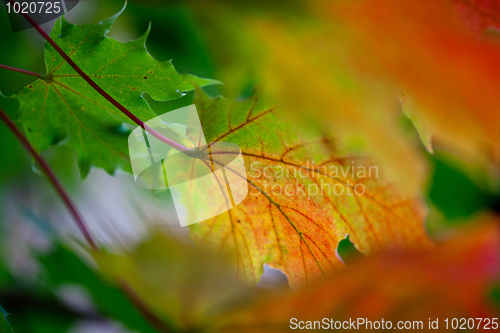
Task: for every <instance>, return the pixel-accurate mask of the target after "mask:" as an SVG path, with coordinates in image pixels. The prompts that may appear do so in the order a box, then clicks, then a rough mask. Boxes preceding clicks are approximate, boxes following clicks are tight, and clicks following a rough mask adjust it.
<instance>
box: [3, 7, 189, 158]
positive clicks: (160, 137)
mask: <svg viewBox="0 0 500 333" xmlns="http://www.w3.org/2000/svg"><path fill="white" fill-rule="evenodd" d="M8 1H9V2H10V3H13V1H12V0H8ZM21 15H23V16H24V18H25V19H26V20H27V21H28V22H29V23H30V24H31V25H32V26H33V28H35V29H36V31H38V33H39V34H40V35H41V36H42V37H43V38H44V39H45V40H46V41H47V42H48V43H49V44H50V45H51V46H52V47H53V48H54V50H56V51H57V53H59V55H60V56H61V57H62V58H63V59H64V60H65V61H66V62H67V63H68V64H69V65H70V66H71V67H73V69H74V70H75V71H76V72H77V73H78V74H79V75H80V76H81V77H82V78H83V79H84V80H85V81H87V83H88V84H89V85H90V86H91V87H92V88H94V89H95V90H96V91H97V92H98V93H99V94H100V95H101V96H102V97H104V98H105V99H107V100H108V101H109V102H110V103H111V104H113V105H114V106H115V107H116V108H117V109H118V110H120V111H121V112H122V113H123V114H125V115H126V116H127V117H128V118H129V119H130V120H132V121H133V122H134V123H136V124H137V125H138V126H140V127H141V128H142V129H144V130H145V131H146V132H148V133H149V134H151V135H152V136H153V137H155V138H156V139H158V140H159V141H161V142H163V143H165V144H167V145H169V146H170V147H172V148H174V149H177V150H179V151H185V150H189V148H187V147H184V146H183V145H180V144H178V143H177V142H175V141H172V140H170V139H168V138H166V137H164V136H163V135H161V134H160V133H158V132H156V131H155V130H154V129H152V128H151V127H149V126H148V125H146V124H145V123H144V122H143V121H142V120H140V119H139V118H137V117H136V116H135V115H134V114H133V113H132V112H130V111H129V110H128V109H127V108H126V107H124V106H123V105H121V104H120V103H119V102H118V101H117V100H116V99H114V98H113V97H111V95H109V94H108V93H107V92H105V91H104V90H103V89H102V88H101V87H99V86H98V85H97V83H95V82H94V81H93V80H92V79H91V78H90V77H89V76H88V75H87V74H86V73H85V72H84V71H83V70H82V69H81V68H80V67H79V66H78V65H77V64H76V63H75V62H74V61H73V60H72V59H71V58H70V57H69V56H68V55H67V54H66V52H64V51H63V49H61V48H60V47H59V45H57V43H56V42H55V41H54V40H53V39H52V38H51V37H50V36H49V35H48V34H47V33H46V32H45V31H43V29H42V28H40V27H39V26H38V24H37V23H36V22H35V21H34V20H33V19H32V18H31V17H30V16H29V15H28V14H25V13H22V12H21Z"/></svg>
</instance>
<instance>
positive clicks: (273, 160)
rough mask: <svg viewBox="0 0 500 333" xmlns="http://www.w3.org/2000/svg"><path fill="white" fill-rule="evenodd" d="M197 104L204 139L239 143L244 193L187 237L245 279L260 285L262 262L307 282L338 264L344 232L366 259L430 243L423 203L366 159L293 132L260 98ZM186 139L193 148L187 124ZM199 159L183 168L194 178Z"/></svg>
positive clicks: (203, 98)
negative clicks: (225, 257) (218, 254)
mask: <svg viewBox="0 0 500 333" xmlns="http://www.w3.org/2000/svg"><path fill="white" fill-rule="evenodd" d="M195 104H196V106H197V109H198V113H199V118H200V121H201V125H202V127H203V129H204V135H205V139H206V142H212V143H220V142H231V143H234V144H237V145H239V146H240V148H241V151H242V155H243V157H244V163H245V167H246V170H247V182H248V186H249V195H248V197H247V198H246V199H245V200H244V201H243V202H242V203H241V204H239V205H238V206H236V207H235V208H233V209H231V210H229V211H228V212H227V213H224V214H222V215H219V216H216V217H214V218H212V219H210V220H207V221H205V222H202V223H198V224H194V225H192V226H190V228H191V235H192V238H193V239H194V240H195V241H197V242H199V243H207V244H211V245H212V246H215V247H216V248H219V249H222V250H225V251H228V252H230V253H231V254H232V255H233V259H234V261H235V262H236V264H237V267H238V273H239V275H240V276H241V277H243V278H244V279H246V280H247V281H250V282H253V283H256V282H258V281H259V279H260V274H261V273H262V266H263V264H264V263H269V264H270V265H271V266H272V267H274V268H278V269H281V270H282V271H283V272H285V273H286V274H287V276H288V277H289V280H290V283H291V285H292V286H297V285H300V284H303V283H309V282H311V281H313V280H314V279H316V278H318V277H320V276H322V275H323V274H326V273H327V272H329V271H331V270H336V269H338V268H339V267H341V266H343V264H342V261H341V260H340V259H339V258H338V256H337V254H336V249H337V245H338V243H339V242H340V241H341V240H342V239H344V238H345V237H346V236H347V235H349V237H350V239H351V241H352V242H353V243H354V245H355V246H356V247H357V248H358V249H359V250H360V251H362V252H364V253H373V252H377V251H379V250H381V249H386V248H394V247H409V248H416V247H425V246H427V245H429V239H428V238H427V235H426V232H425V230H424V222H423V209H422V206H421V203H420V202H419V201H418V200H412V199H409V198H404V197H402V196H401V195H400V194H398V193H397V190H396V189H395V188H394V187H393V186H391V185H390V184H388V183H386V182H385V181H384V180H383V179H382V178H381V177H380V178H379V175H378V171H376V173H377V174H375V171H374V170H378V167H377V166H376V165H375V164H373V161H371V159H369V158H366V157H363V156H358V155H353V154H350V152H349V151H348V150H346V149H345V148H343V147H342V146H341V144H340V143H339V141H335V139H334V138H330V137H324V136H320V135H317V130H313V129H308V128H307V129H306V128H304V129H303V131H298V130H297V129H296V128H297V127H296V125H294V124H293V122H291V121H289V120H286V116H285V115H283V114H282V113H281V111H279V109H277V108H276V107H275V106H274V105H273V104H271V103H270V102H269V101H267V100H266V99H265V98H263V97H259V96H254V97H252V98H250V99H247V100H245V101H242V102H237V101H232V100H228V99H225V98H222V97H219V98H216V99H211V98H209V97H208V96H207V95H205V94H204V93H203V92H201V91H197V93H196V95H195ZM187 135H188V136H190V137H191V138H192V139H193V141H195V142H197V138H196V135H198V132H197V131H196V133H192V132H190V129H189V125H188V128H187ZM212 153H213V152H212ZM213 154H215V153H213ZM219 154H222V153H219ZM214 156H220V155H214ZM217 158H220V157H217ZM196 161H197V160H193V162H192V166H191V167H189V166H182V168H183V171H184V172H185V173H186V172H193V170H194V169H195V168H196V166H195V162H196ZM206 164H207V165H206V167H207V169H208V170H209V171H210V167H209V165H208V163H206ZM190 170H191V171H190ZM362 170H365V173H364V174H362V173H360V171H362ZM232 171H233V170H231V169H229V171H227V172H228V173H229V174H230V173H231V172H232ZM233 172H234V171H233ZM369 173H370V175H369ZM238 176H239V175H238ZM362 189H363V190H362ZM361 192H363V193H361Z"/></svg>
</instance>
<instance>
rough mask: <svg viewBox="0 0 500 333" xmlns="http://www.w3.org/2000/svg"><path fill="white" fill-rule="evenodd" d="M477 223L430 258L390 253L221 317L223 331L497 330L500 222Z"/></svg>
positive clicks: (427, 254) (423, 254)
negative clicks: (456, 322) (297, 327)
mask: <svg viewBox="0 0 500 333" xmlns="http://www.w3.org/2000/svg"><path fill="white" fill-rule="evenodd" d="M477 222H478V224H474V225H473V227H472V228H470V227H469V228H468V229H466V230H462V231H461V232H460V233H458V234H457V235H455V236H454V237H452V238H451V239H449V240H447V241H446V242H444V243H441V244H439V245H438V246H437V247H436V248H434V249H432V250H431V251H425V252H421V253H391V252H388V253H384V254H382V255H380V256H377V257H372V258H367V259H363V260H361V261H360V262H357V263H354V264H353V265H352V266H351V267H349V268H348V269H346V270H344V271H342V272H339V273H337V274H334V275H332V276H331V277H329V279H327V280H325V281H323V282H321V283H319V284H317V285H315V286H311V287H308V288H305V289H303V290H300V291H296V292H289V291H287V292H282V293H278V295H276V292H274V293H275V294H274V295H268V296H267V297H261V299H260V300H257V301H255V302H254V303H253V304H252V303H250V305H247V306H246V307H243V308H242V309H238V310H234V311H232V312H229V313H226V314H225V315H224V316H223V317H220V320H217V321H216V322H218V323H219V325H220V327H221V328H220V329H219V330H218V332H242V331H249V332H250V331H251V332H283V331H287V330H289V329H290V328H291V327H293V324H294V322H292V321H291V318H296V322H295V323H298V321H303V323H302V325H301V326H306V321H319V322H320V324H324V322H323V321H322V320H323V318H328V320H327V323H328V324H329V325H330V324H331V323H330V320H329V319H330V318H331V319H332V320H334V321H340V322H341V325H342V324H343V323H344V321H347V323H348V324H347V326H348V327H349V328H352V326H349V322H350V321H354V322H355V323H356V324H357V323H358V318H362V319H363V320H364V321H365V323H366V321H367V320H369V321H372V325H373V322H375V321H377V322H379V325H380V321H381V320H382V319H383V320H384V321H385V322H386V323H387V322H389V321H390V322H391V323H392V327H391V328H392V329H395V328H396V325H397V323H398V322H400V321H403V322H404V321H409V322H411V323H415V322H418V321H422V323H423V326H422V327H421V329H428V328H429V326H428V325H429V321H434V320H436V318H437V319H438V327H434V329H435V330H438V331H443V332H445V331H448V330H449V328H451V322H449V323H448V325H449V326H448V329H446V324H445V322H444V320H445V319H446V318H449V320H451V318H474V319H475V324H474V327H475V328H477V327H478V326H477V325H480V326H479V327H480V328H483V327H485V328H486V327H489V328H490V329H491V328H494V327H495V326H493V327H492V326H491V324H492V320H491V318H496V317H498V312H497V310H495V308H494V307H493V306H492V304H491V303H489V302H488V301H487V296H488V294H489V292H490V290H491V289H490V288H491V286H492V283H494V282H495V281H497V279H498V276H499V273H500V270H499V265H500V255H499V254H500V237H499V235H500V233H499V229H498V219H497V218H492V217H483V218H480V219H478V220H477ZM356 324H355V325H356ZM486 324H487V325H486ZM419 325H420V324H419ZM497 325H498V324H497ZM372 327H373V326H372ZM375 327H376V326H375ZM386 327H387V326H386ZM497 327H498V326H497ZM316 328H317V327H316ZM343 328H346V327H343ZM368 328H369V326H360V327H359V329H365V330H370V329H368ZM337 329H338V326H337Z"/></svg>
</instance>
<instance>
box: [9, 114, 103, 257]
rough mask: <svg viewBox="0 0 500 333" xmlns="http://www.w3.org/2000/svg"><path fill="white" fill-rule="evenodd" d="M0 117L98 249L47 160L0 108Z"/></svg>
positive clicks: (96, 248)
mask: <svg viewBox="0 0 500 333" xmlns="http://www.w3.org/2000/svg"><path fill="white" fill-rule="evenodd" d="M0 118H1V119H2V120H3V121H4V123H5V124H6V125H7V126H8V127H9V128H10V130H11V131H12V133H14V135H15V136H16V137H17V139H18V140H19V141H20V142H21V143H22V144H23V146H24V148H26V150H28V151H29V152H30V154H31V156H33V158H34V159H35V160H36V161H37V163H38V165H39V166H40V168H41V169H42V170H43V172H44V173H45V175H46V176H47V178H49V180H50V182H51V183H52V186H54V189H55V190H56V192H57V193H58V194H59V196H60V197H61V199H62V200H63V201H64V204H65V205H66V207H67V208H68V210H69V212H70V214H71V216H73V219H74V220H75V222H76V224H77V226H78V228H79V229H80V231H81V232H82V234H83V237H85V240H86V241H87V243H89V245H90V247H91V248H92V249H93V250H96V251H99V248H98V247H97V244H96V242H95V241H94V238H93V237H92V235H91V233H90V231H89V229H88V227H87V225H86V224H85V221H84V220H83V218H82V216H81V214H80V212H79V211H78V209H77V208H76V206H75V204H74V202H73V200H71V197H70V196H69V194H68V192H66V190H65V189H64V187H63V186H62V185H61V183H60V182H59V180H58V179H57V177H56V175H55V174H54V172H53V171H52V169H51V168H50V166H49V165H48V164H47V162H46V161H45V160H44V159H43V158H42V157H41V156H40V155H39V154H38V152H37V151H36V150H35V148H33V146H32V145H31V144H30V142H29V141H28V139H27V138H26V137H25V136H24V134H23V133H21V131H20V130H19V129H18V128H17V126H16V125H14V123H13V122H12V120H11V119H10V118H9V116H8V115H7V113H5V111H4V110H3V109H2V108H0Z"/></svg>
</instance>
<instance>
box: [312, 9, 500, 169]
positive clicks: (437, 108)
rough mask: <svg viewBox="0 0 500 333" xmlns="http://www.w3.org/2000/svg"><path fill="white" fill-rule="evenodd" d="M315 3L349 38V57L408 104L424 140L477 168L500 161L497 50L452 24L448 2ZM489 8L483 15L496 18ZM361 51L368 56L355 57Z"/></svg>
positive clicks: (452, 11) (499, 50)
mask: <svg viewBox="0 0 500 333" xmlns="http://www.w3.org/2000/svg"><path fill="white" fill-rule="evenodd" d="M320 3H322V5H321V6H319V7H318V9H317V13H321V15H323V14H324V15H325V16H323V17H324V18H325V19H329V20H332V21H336V22H341V26H342V27H343V31H346V32H348V35H349V36H350V39H349V41H350V42H351V43H352V47H351V48H352V51H355V52H351V53H350V55H351V56H352V59H355V62H358V64H359V63H362V64H363V66H364V67H363V68H365V69H367V71H369V72H371V73H372V75H376V76H378V77H379V78H380V79H381V80H392V81H393V82H394V83H395V85H396V86H397V87H398V88H399V89H400V90H402V91H404V94H405V95H406V96H410V97H411V98H413V99H414V105H415V106H416V107H415V109H414V110H413V112H412V114H413V117H414V118H415V119H416V120H417V125H418V126H417V129H418V130H419V131H420V133H421V135H422V137H424V138H428V136H429V134H432V137H433V139H434V141H436V142H438V143H439V145H440V146H441V147H444V148H446V149H451V150H453V151H454V152H455V153H459V154H460V155H461V156H462V157H465V158H466V159H469V160H474V161H475V162H476V163H478V162H480V163H478V164H483V165H487V166H490V165H492V164H493V165H495V164H496V165H498V163H500V145H499V142H500V140H499V135H498V128H499V126H500V114H499V113H498V112H497V111H496V110H498V109H499V107H500V105H499V101H498V98H497V96H498V94H499V91H498V84H497V82H498V77H499V75H500V61H499V60H498V59H500V47H499V45H498V44H497V43H495V42H491V41H486V40H485V41H478V40H477V38H476V37H475V36H473V35H472V34H471V33H470V31H468V30H467V29H466V28H465V26H464V24H463V22H460V21H459V20H458V19H457V15H456V10H455V8H454V6H453V3H452V2H448V1H414V0H410V1H397V0H381V1H371V0H363V1H359V2H351V3H349V2H343V5H342V6H337V4H333V3H327V2H320ZM459 3H460V4H462V5H465V4H466V3H468V4H473V3H475V4H477V6H479V3H480V2H479V1H477V2H475V1H459ZM481 3H482V4H484V5H485V6H486V4H487V3H490V2H481ZM477 8H479V7H477ZM481 8H483V9H484V8H486V7H484V6H483V5H481ZM494 8H496V7H495V6H493V5H492V6H491V8H490V9H491V12H488V13H491V14H492V15H495V14H494V12H495V9H494ZM478 10H479V9H478ZM481 10H482V9H481ZM367 52H369V54H370V56H369V57H366V56H360V55H362V54H367ZM443 64H446V66H444V65H443Z"/></svg>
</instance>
